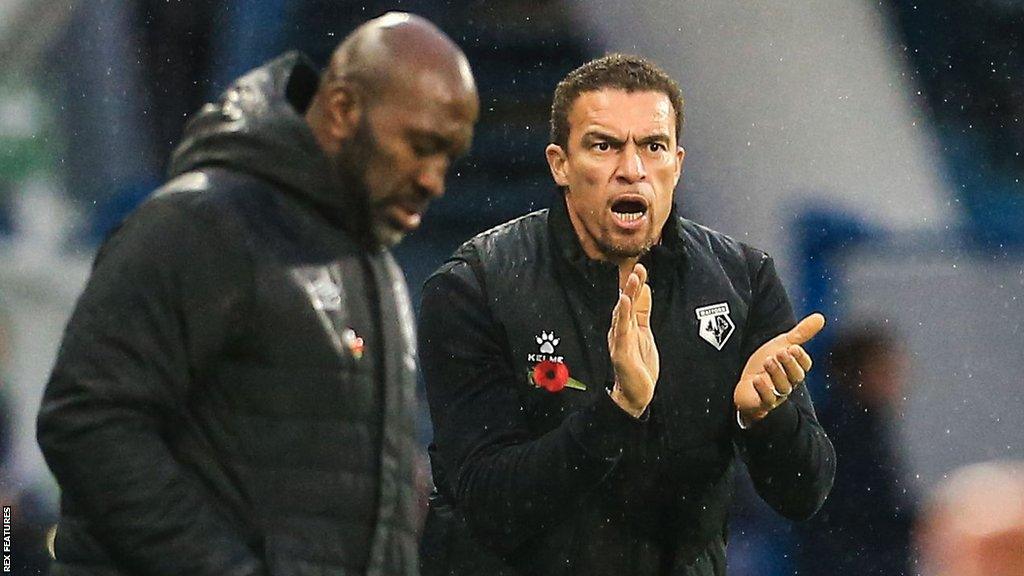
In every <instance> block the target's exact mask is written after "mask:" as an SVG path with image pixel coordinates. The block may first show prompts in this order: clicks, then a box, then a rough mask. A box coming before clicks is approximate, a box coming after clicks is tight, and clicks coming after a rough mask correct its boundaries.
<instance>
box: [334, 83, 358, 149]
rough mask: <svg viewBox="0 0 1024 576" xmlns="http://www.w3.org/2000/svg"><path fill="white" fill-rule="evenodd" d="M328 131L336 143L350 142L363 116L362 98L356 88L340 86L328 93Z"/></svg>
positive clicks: (346, 85) (345, 85)
mask: <svg viewBox="0 0 1024 576" xmlns="http://www.w3.org/2000/svg"><path fill="white" fill-rule="evenodd" d="M325 104H326V106H325V108H326V109H327V123H328V129H329V131H330V134H331V136H332V137H333V138H334V140H335V142H342V141H344V140H348V139H349V138H351V137H352V135H353V134H355V132H356V130H357V128H358V127H359V120H360V118H361V117H362V114H363V106H362V98H361V97H360V94H359V93H358V92H357V91H356V90H355V87H354V86H351V85H348V84H338V85H337V86H334V87H333V88H331V90H330V91H329V92H328V93H327V98H326V102H325Z"/></svg>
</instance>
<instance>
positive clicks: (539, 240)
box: [451, 209, 548, 261]
mask: <svg viewBox="0 0 1024 576" xmlns="http://www.w3.org/2000/svg"><path fill="white" fill-rule="evenodd" d="M547 216H548V211H547V210H546V209H545V210H538V211H536V212H531V213H529V214H526V215H523V216H520V217H518V218H515V219H513V220H509V221H508V222H505V223H504V224H499V225H497V226H495V227H494V228H491V229H490V230H485V231H483V232H481V233H479V234H477V235H476V236H474V237H472V238H470V239H469V240H467V241H466V242H465V243H463V244H462V246H460V247H459V249H458V250H456V251H455V253H454V254H453V255H452V258H451V259H452V260H463V261H469V260H473V259H475V260H479V261H483V260H499V261H500V260H504V259H506V258H509V257H511V256H514V255H517V254H518V255H525V254H531V253H534V252H536V251H537V250H538V249H540V248H541V247H542V246H543V245H544V243H545V239H546V238H547V220H548V218H547Z"/></svg>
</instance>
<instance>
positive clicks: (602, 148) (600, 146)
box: [594, 142, 612, 152]
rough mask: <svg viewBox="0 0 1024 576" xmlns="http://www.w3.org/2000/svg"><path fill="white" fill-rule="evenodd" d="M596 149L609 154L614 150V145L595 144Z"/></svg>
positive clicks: (605, 143)
mask: <svg viewBox="0 0 1024 576" xmlns="http://www.w3.org/2000/svg"><path fill="white" fill-rule="evenodd" d="M594 149H595V150H597V151H599V152H607V151H609V150H611V149H612V145H611V144H609V143H607V142H598V143H596V144H594Z"/></svg>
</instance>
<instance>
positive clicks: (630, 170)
mask: <svg viewBox="0 0 1024 576" xmlns="http://www.w3.org/2000/svg"><path fill="white" fill-rule="evenodd" d="M615 177H616V178H618V179H619V180H621V181H622V182H623V183H625V184H633V183H635V182H640V181H641V180H643V179H645V178H647V170H646V169H645V168H644V161H643V158H641V157H640V150H639V149H638V148H637V146H636V144H634V143H632V142H629V143H627V144H626V146H625V147H623V149H622V154H621V156H619V165H618V167H617V169H616V171H615Z"/></svg>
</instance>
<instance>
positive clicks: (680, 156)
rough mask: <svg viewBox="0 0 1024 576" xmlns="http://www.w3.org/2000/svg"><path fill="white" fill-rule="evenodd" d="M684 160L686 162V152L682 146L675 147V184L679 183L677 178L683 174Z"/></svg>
mask: <svg viewBox="0 0 1024 576" xmlns="http://www.w3.org/2000/svg"><path fill="white" fill-rule="evenodd" d="M684 160H686V150H684V149H683V147H682V146H676V178H675V182H676V184H678V183H679V176H680V175H682V173H683V161H684Z"/></svg>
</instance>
